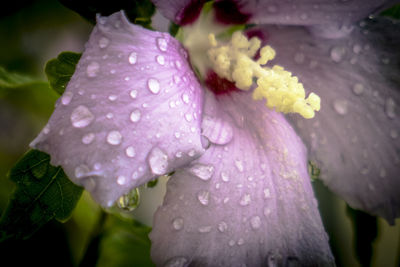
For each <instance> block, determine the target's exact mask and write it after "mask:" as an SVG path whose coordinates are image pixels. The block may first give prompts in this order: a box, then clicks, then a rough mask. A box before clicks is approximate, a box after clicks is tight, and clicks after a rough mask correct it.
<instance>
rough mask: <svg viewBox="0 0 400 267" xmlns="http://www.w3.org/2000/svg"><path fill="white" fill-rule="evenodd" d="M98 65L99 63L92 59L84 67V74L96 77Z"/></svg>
mask: <svg viewBox="0 0 400 267" xmlns="http://www.w3.org/2000/svg"><path fill="white" fill-rule="evenodd" d="M99 70H100V65H99V63H97V62H95V61H93V62H91V63H90V64H89V65H88V66H87V68H86V74H87V76H88V77H90V78H93V77H96V76H97V74H98V73H99Z"/></svg>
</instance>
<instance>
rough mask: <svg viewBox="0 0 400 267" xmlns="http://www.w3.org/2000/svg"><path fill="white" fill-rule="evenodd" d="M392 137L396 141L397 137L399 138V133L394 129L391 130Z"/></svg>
mask: <svg viewBox="0 0 400 267" xmlns="http://www.w3.org/2000/svg"><path fill="white" fill-rule="evenodd" d="M390 137H391V138H393V139H396V138H397V137H399V133H398V132H397V131H396V130H395V129H392V130H390Z"/></svg>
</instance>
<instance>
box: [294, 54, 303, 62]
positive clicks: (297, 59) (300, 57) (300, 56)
mask: <svg viewBox="0 0 400 267" xmlns="http://www.w3.org/2000/svg"><path fill="white" fill-rule="evenodd" d="M305 58H306V57H305V56H304V54H303V53H296V54H295V55H294V62H296V63H297V64H302V63H304V60H305Z"/></svg>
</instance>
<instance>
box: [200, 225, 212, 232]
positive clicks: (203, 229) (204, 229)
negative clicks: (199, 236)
mask: <svg viewBox="0 0 400 267" xmlns="http://www.w3.org/2000/svg"><path fill="white" fill-rule="evenodd" d="M210 231H211V226H202V227H199V232H200V233H209V232H210Z"/></svg>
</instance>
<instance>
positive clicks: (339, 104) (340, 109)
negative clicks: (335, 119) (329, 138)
mask: <svg viewBox="0 0 400 267" xmlns="http://www.w3.org/2000/svg"><path fill="white" fill-rule="evenodd" d="M347 104H348V103H347V101H346V100H335V101H334V102H333V108H334V109H335V111H336V113H337V114H339V115H346V114H347V111H348V108H347Z"/></svg>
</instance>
